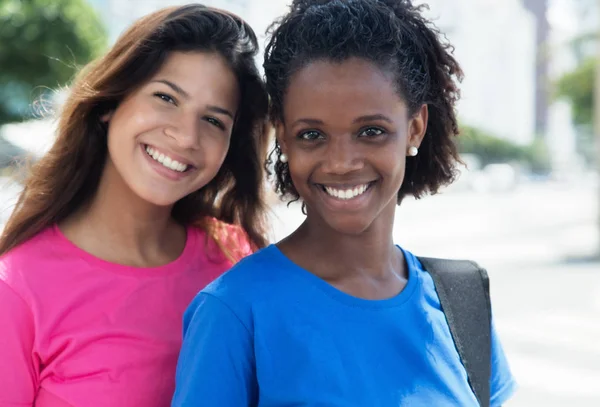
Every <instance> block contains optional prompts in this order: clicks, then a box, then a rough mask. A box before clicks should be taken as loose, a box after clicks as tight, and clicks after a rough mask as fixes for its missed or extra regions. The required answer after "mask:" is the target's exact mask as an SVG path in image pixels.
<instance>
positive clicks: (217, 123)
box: [204, 117, 225, 130]
mask: <svg viewBox="0 0 600 407" xmlns="http://www.w3.org/2000/svg"><path fill="white" fill-rule="evenodd" d="M204 120H206V121H207V122H209V123H210V124H212V125H213V126H215V127H218V128H220V129H221V130H225V125H224V124H223V123H221V121H219V120H217V119H215V118H214V117H207V118H205V119H204Z"/></svg>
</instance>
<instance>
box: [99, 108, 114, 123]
mask: <svg viewBox="0 0 600 407" xmlns="http://www.w3.org/2000/svg"><path fill="white" fill-rule="evenodd" d="M114 113H115V111H114V110H110V111H108V112H106V113H104V114H103V115H102V116H100V121H101V122H102V123H108V122H109V121H110V119H112V117H113V114H114Z"/></svg>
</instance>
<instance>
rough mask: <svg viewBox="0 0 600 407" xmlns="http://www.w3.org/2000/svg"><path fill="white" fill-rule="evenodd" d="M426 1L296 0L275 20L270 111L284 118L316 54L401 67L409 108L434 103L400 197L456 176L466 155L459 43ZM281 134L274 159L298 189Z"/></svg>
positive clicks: (268, 59)
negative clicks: (297, 76)
mask: <svg viewBox="0 0 600 407" xmlns="http://www.w3.org/2000/svg"><path fill="white" fill-rule="evenodd" d="M424 7H427V6H426V5H421V6H414V5H413V4H412V2H411V1H410V0H294V1H293V3H292V5H291V6H290V10H289V12H288V13H287V14H286V15H284V16H283V17H282V18H280V19H279V20H277V21H275V22H274V23H273V24H272V25H271V27H270V28H269V30H268V31H269V34H270V39H269V42H268V44H267V47H266V49H265V60H264V70H265V77H266V86H267V91H268V93H269V96H270V99H271V105H270V117H271V121H272V122H273V123H274V124H277V123H281V122H283V98H284V96H285V94H286V91H287V87H288V85H289V80H290V77H291V76H292V75H293V74H294V73H295V72H297V71H298V70H300V69H302V68H303V67H305V66H306V65H308V64H310V63H311V62H314V61H317V60H329V61H336V62H340V61H344V60H346V59H348V58H351V57H358V58H363V59H366V60H368V61H370V62H373V63H374V64H376V65H377V66H378V67H380V68H381V69H383V70H385V71H387V72H391V73H393V74H394V77H395V81H396V84H397V90H398V92H399V94H400V95H401V96H402V97H403V99H404V100H405V101H406V103H407V106H408V109H409V113H410V114H411V115H413V114H415V113H416V112H417V111H418V109H419V108H420V107H421V106H422V105H423V104H427V105H428V109H429V118H428V122H427V131H426V134H425V137H424V139H423V142H422V143H421V146H420V148H419V154H418V155H417V156H416V157H407V162H406V174H405V182H404V183H403V185H402V187H401V188H400V191H398V203H400V202H401V201H402V199H403V198H404V197H405V196H406V195H413V196H414V197H416V198H419V197H421V196H422V195H424V194H426V193H431V194H434V193H436V192H437V191H438V189H439V188H440V187H441V186H443V185H447V184H449V183H451V182H452V181H454V179H455V176H456V164H457V162H460V159H459V157H458V153H457V149H456V145H455V143H454V138H455V136H457V135H458V124H457V119H456V114H455V110H454V109H455V104H456V102H457V101H458V99H459V96H460V94H459V90H458V87H457V82H460V81H461V80H462V77H463V72H462V70H461V68H460V66H459V64H458V63H457V62H456V60H455V59H454V57H453V56H452V52H453V51H454V48H453V47H452V46H451V45H450V44H449V43H448V42H447V41H446V39H445V37H443V36H442V35H441V33H440V32H439V30H438V29H437V28H436V27H435V26H433V25H432V24H431V23H430V22H429V21H428V20H426V19H425V18H424V17H423V16H422V15H421V12H422V11H423V8H424ZM280 157H281V148H280V146H279V144H278V143H277V142H276V143H275V147H274V149H273V150H272V151H271V153H270V154H269V157H268V159H267V168H270V167H271V166H273V168H274V171H275V190H276V192H277V193H279V195H280V196H281V197H286V196H288V197H291V198H293V200H298V199H299V195H298V192H297V191H296V189H295V188H294V185H293V183H292V179H291V177H290V173H289V167H288V165H287V163H283V162H282V161H281V160H280Z"/></svg>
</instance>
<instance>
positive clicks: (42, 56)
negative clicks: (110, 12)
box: [0, 0, 107, 125]
mask: <svg viewBox="0 0 600 407" xmlns="http://www.w3.org/2000/svg"><path fill="white" fill-rule="evenodd" d="M106 45H107V35H106V30H105V28H104V26H103V25H102V23H101V20H100V18H99V17H98V15H97V14H96V12H95V10H94V9H93V8H92V7H91V6H90V5H89V4H88V3H87V2H86V0H0V125H1V124H3V123H7V122H10V121H16V120H20V119H22V118H23V117H27V116H29V115H31V113H32V111H31V109H30V108H29V106H30V105H31V103H32V101H33V100H34V99H36V98H38V97H40V96H43V95H44V94H47V93H49V91H50V89H56V88H58V87H61V86H63V85H65V84H66V83H68V82H69V80H70V79H72V77H73V75H74V73H75V71H76V69H77V67H78V66H81V65H84V64H85V63H87V62H89V61H90V60H91V59H93V58H94V57H96V56H97V55H98V54H99V53H100V52H101V51H102V50H103V49H104V48H105V46H106Z"/></svg>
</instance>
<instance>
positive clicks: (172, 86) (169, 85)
mask: <svg viewBox="0 0 600 407" xmlns="http://www.w3.org/2000/svg"><path fill="white" fill-rule="evenodd" d="M152 82H158V83H163V84H165V85H167V86H168V87H170V88H171V89H173V90H174V91H175V92H177V93H179V94H180V95H181V96H183V97H185V98H186V99H189V98H190V94H189V93H187V92H186V91H185V90H183V89H181V87H180V86H179V85H177V84H175V83H173V82H171V81H168V80H166V79H155V80H153V81H152Z"/></svg>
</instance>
